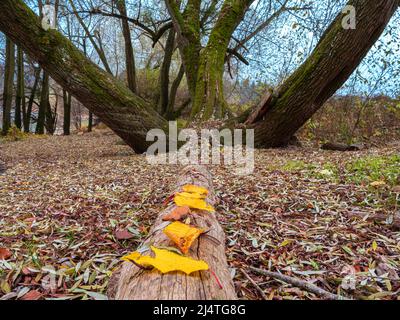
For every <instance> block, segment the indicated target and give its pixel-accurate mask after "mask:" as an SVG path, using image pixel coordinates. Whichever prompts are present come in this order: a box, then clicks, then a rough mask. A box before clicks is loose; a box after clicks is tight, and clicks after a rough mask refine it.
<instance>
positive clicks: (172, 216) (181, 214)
mask: <svg viewBox="0 0 400 320" xmlns="http://www.w3.org/2000/svg"><path fill="white" fill-rule="evenodd" d="M190 212H191V211H190V208H189V207H188V206H184V207H177V208H175V209H174V210H172V211H171V213H169V214H167V215H166V216H165V217H163V220H164V221H179V220H183V219H185V218H186V217H187V216H188V215H189V214H190Z"/></svg>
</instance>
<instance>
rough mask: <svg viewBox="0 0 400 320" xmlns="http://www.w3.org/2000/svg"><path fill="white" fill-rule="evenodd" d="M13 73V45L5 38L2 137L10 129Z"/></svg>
mask: <svg viewBox="0 0 400 320" xmlns="http://www.w3.org/2000/svg"><path fill="white" fill-rule="evenodd" d="M14 71H15V45H14V43H13V42H12V41H11V39H10V38H8V37H7V39H6V62H5V70H4V91H3V130H2V133H3V135H7V133H8V130H9V129H10V128H11V105H12V99H13V85H14Z"/></svg>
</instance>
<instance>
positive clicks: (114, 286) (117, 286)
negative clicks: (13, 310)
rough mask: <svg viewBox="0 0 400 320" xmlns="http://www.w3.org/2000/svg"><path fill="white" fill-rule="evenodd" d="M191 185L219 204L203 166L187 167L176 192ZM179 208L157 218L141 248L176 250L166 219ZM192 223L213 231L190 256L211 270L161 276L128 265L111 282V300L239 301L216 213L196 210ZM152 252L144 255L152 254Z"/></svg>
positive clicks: (128, 263)
mask: <svg viewBox="0 0 400 320" xmlns="http://www.w3.org/2000/svg"><path fill="white" fill-rule="evenodd" d="M187 184H194V185H197V186H201V187H205V188H207V189H208V190H209V194H208V196H207V199H206V200H207V203H209V204H211V205H213V206H214V205H215V204H216V197H215V193H214V190H213V186H212V180H211V175H210V174H209V173H208V171H207V170H206V169H205V168H204V167H202V166H189V167H187V168H185V170H184V171H183V173H182V176H181V177H180V178H179V180H178V184H177V188H176V192H179V191H181V190H182V187H183V186H184V185H187ZM174 209H176V206H175V204H174V203H170V204H169V205H168V207H167V208H166V209H165V210H163V211H162V212H161V213H160V215H159V216H158V217H157V219H156V221H155V223H154V225H153V227H152V228H151V230H150V232H149V236H148V237H147V238H146V240H145V241H144V242H143V244H142V245H141V246H140V247H141V248H148V247H150V245H152V246H156V247H172V246H173V243H172V242H171V241H170V240H169V238H168V237H167V236H166V235H165V234H164V233H163V229H164V228H165V227H166V226H167V225H168V224H169V222H168V221H167V222H166V221H163V218H164V217H165V216H166V215H168V214H169V213H171V211H173V210H174ZM190 219H191V224H193V225H195V226H197V227H199V228H202V229H205V230H209V231H208V232H207V233H206V234H205V235H202V236H201V237H200V238H198V240H196V242H195V243H194V245H193V246H192V248H191V249H190V251H189V253H188V256H189V257H192V258H194V259H200V260H204V261H205V262H207V263H208V265H209V270H207V271H200V272H195V273H192V274H191V275H186V274H185V273H181V272H173V273H168V274H161V273H160V272H159V271H157V270H155V269H153V270H143V269H140V268H139V267H138V266H136V265H135V264H133V263H131V262H124V263H122V264H121V266H120V267H119V269H118V270H117V271H115V272H114V273H113V275H112V277H111V279H110V283H109V287H108V297H109V299H112V300H213V299H220V300H235V299H237V296H236V293H235V289H234V285H233V282H232V279H231V275H230V272H229V270H228V264H227V260H226V255H225V234H224V231H223V229H222V228H221V226H220V224H219V223H218V220H217V217H216V214H215V213H210V212H207V211H200V210H196V211H192V213H191V215H190ZM150 252H151V250H150V249H146V251H144V253H143V254H145V255H149V254H150Z"/></svg>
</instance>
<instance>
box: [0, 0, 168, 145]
mask: <svg viewBox="0 0 400 320" xmlns="http://www.w3.org/2000/svg"><path fill="white" fill-rule="evenodd" d="M0 30H1V31H2V32H4V33H5V34H6V35H7V36H9V37H10V39H12V40H13V41H15V42H16V43H17V44H18V45H20V46H21V47H22V49H23V50H24V52H26V53H27V54H28V55H29V56H30V57H31V58H32V59H34V60H36V61H38V62H39V64H40V65H41V67H42V68H43V69H45V70H46V71H47V72H48V73H49V75H50V76H51V78H52V79H54V80H55V81H56V82H57V83H58V84H60V85H61V86H62V87H63V88H65V89H66V90H67V91H68V92H70V93H71V94H72V95H73V96H74V97H75V98H76V99H78V100H79V101H80V102H81V103H82V104H83V105H84V106H85V107H87V108H88V109H89V110H90V111H92V112H93V113H94V114H95V115H96V116H98V117H99V118H100V120H101V121H102V122H104V123H105V124H106V125H107V126H109V127H110V128H111V129H112V130H113V131H114V132H115V133H116V134H117V135H119V136H120V137H121V138H122V139H123V140H124V141H125V142H126V143H127V144H128V145H129V146H130V147H132V148H133V149H134V150H135V151H137V152H144V151H146V150H147V148H148V146H149V145H151V144H152V142H146V135H147V132H148V131H149V130H151V129H154V128H159V129H164V130H165V129H166V128H167V122H166V120H165V119H163V118H162V117H160V116H159V115H158V113H157V112H156V111H155V110H154V108H152V107H151V106H149V105H148V104H147V103H146V102H145V101H144V100H143V99H142V98H140V97H138V96H137V95H135V94H133V93H132V92H131V91H130V90H129V89H128V88H127V87H126V86H125V85H124V83H123V82H121V81H119V80H117V79H115V78H114V77H113V76H111V75H110V74H108V73H107V72H105V71H103V70H102V69H100V68H99V67H98V66H97V65H96V64H94V63H93V62H91V61H90V60H88V59H87V58H86V57H85V56H84V54H83V53H82V52H81V51H80V50H78V49H77V48H76V47H75V46H74V45H73V44H72V43H71V42H70V41H69V40H68V39H67V38H65V37H64V36H63V35H62V34H61V33H59V32H58V31H56V30H48V31H46V30H44V29H43V28H42V26H41V22H40V19H39V18H38V17H37V16H36V15H35V14H34V13H33V12H32V10H30V9H29V8H28V7H27V6H26V5H25V4H24V2H23V1H22V0H1V1H0Z"/></svg>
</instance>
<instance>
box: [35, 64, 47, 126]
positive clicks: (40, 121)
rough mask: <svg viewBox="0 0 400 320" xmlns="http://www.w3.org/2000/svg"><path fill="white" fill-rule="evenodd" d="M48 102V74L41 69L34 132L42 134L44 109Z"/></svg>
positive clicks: (44, 118) (44, 117)
mask: <svg viewBox="0 0 400 320" xmlns="http://www.w3.org/2000/svg"><path fill="white" fill-rule="evenodd" d="M48 104H49V74H48V73H47V72H46V71H43V77H42V88H41V90H40V103H39V111H38V116H37V122H36V131H35V133H36V134H44V128H45V121H46V111H47V108H48Z"/></svg>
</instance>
